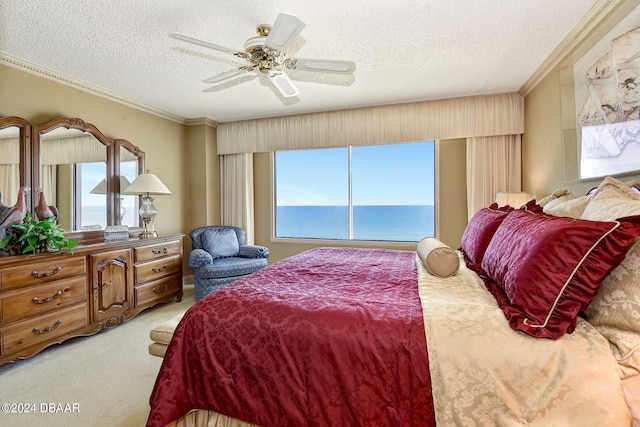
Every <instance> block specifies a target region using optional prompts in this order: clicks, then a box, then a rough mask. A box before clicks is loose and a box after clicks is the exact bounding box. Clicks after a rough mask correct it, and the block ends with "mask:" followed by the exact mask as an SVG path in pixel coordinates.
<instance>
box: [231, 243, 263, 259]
mask: <svg viewBox="0 0 640 427" xmlns="http://www.w3.org/2000/svg"><path fill="white" fill-rule="evenodd" d="M238 256H239V257H242V258H269V248H267V247H266V246H257V245H240V250H239V251H238Z"/></svg>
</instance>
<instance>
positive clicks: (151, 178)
mask: <svg viewBox="0 0 640 427" xmlns="http://www.w3.org/2000/svg"><path fill="white" fill-rule="evenodd" d="M122 194H171V191H169V189H168V188H167V187H166V186H165V185H164V184H163V183H162V181H160V179H159V178H158V177H157V176H155V175H154V174H152V173H149V171H147V173H142V174H140V175H138V176H137V177H136V179H134V180H133V182H132V183H131V185H129V186H128V187H127V188H126V190H124V191H123V192H122Z"/></svg>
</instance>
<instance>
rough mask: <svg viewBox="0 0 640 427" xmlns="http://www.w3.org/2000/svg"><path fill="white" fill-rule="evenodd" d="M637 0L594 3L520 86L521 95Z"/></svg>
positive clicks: (601, 0)
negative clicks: (628, 4)
mask: <svg viewBox="0 0 640 427" xmlns="http://www.w3.org/2000/svg"><path fill="white" fill-rule="evenodd" d="M626 1H629V3H632V2H634V1H636V0H599V1H598V2H597V3H596V4H594V5H593V7H592V8H591V10H590V11H589V13H587V14H586V15H585V16H584V17H583V18H582V19H581V20H580V22H578V24H577V25H576V26H575V27H574V28H573V30H571V32H570V33H569V34H568V35H567V36H566V37H565V38H564V40H562V42H561V43H560V44H559V45H558V47H556V48H555V49H554V50H553V52H551V55H549V57H547V59H546V60H545V61H544V62H543V63H542V65H540V67H538V69H537V70H536V71H535V72H534V73H533V74H532V75H531V77H529V79H528V80H527V81H526V82H525V84H524V85H523V86H522V87H521V88H520V90H519V92H520V95H522V96H523V97H524V96H527V95H528V94H529V93H531V91H532V90H533V89H534V88H535V87H536V86H537V85H538V83H540V82H541V81H542V79H544V78H545V77H546V76H547V74H549V73H550V72H551V70H553V69H554V68H555V67H556V66H557V65H558V64H560V62H561V61H562V60H564V58H565V57H566V56H567V55H569V54H570V53H571V51H573V50H574V49H575V48H576V47H577V46H578V45H579V44H580V43H581V42H582V41H584V40H585V38H586V37H587V36H588V35H589V34H590V33H591V32H592V31H593V30H594V29H595V28H596V27H597V26H598V25H600V23H602V21H603V20H604V19H605V18H607V17H608V16H609V15H610V14H611V13H612V12H613V11H614V10H615V9H617V8H618V6H620V5H621V4H623V3H625V2H626Z"/></svg>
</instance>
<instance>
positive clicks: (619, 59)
mask: <svg viewBox="0 0 640 427" xmlns="http://www.w3.org/2000/svg"><path fill="white" fill-rule="evenodd" d="M630 3H632V2H630ZM636 5H637V3H636V4H635V5H634V8H633V9H632V10H630V11H629V10H627V11H624V10H622V11H621V10H618V11H617V14H614V16H612V17H609V18H608V19H607V21H606V22H605V23H604V24H603V25H601V27H600V31H596V32H594V34H592V35H590V37H588V38H586V39H585V41H584V42H583V43H582V45H581V46H580V47H579V48H578V49H576V51H575V52H574V53H573V54H572V55H570V56H569V57H568V58H567V59H566V60H565V62H564V63H563V64H562V65H561V69H560V76H561V91H562V93H561V102H562V115H563V117H562V128H563V144H564V147H563V154H564V159H563V160H564V178H565V182H577V181H583V180H589V179H595V178H602V177H604V176H608V175H616V176H620V175H625V174H633V173H637V172H638V171H640V160H639V159H640V117H639V112H640V6H636ZM607 24H608V25H607Z"/></svg>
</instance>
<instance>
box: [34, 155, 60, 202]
mask: <svg viewBox="0 0 640 427" xmlns="http://www.w3.org/2000/svg"><path fill="white" fill-rule="evenodd" d="M56 181H57V167H56V165H42V191H43V192H44V195H45V198H46V200H47V203H48V204H49V205H53V206H58V191H57V188H58V186H57V184H56ZM36 203H37V201H36Z"/></svg>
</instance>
